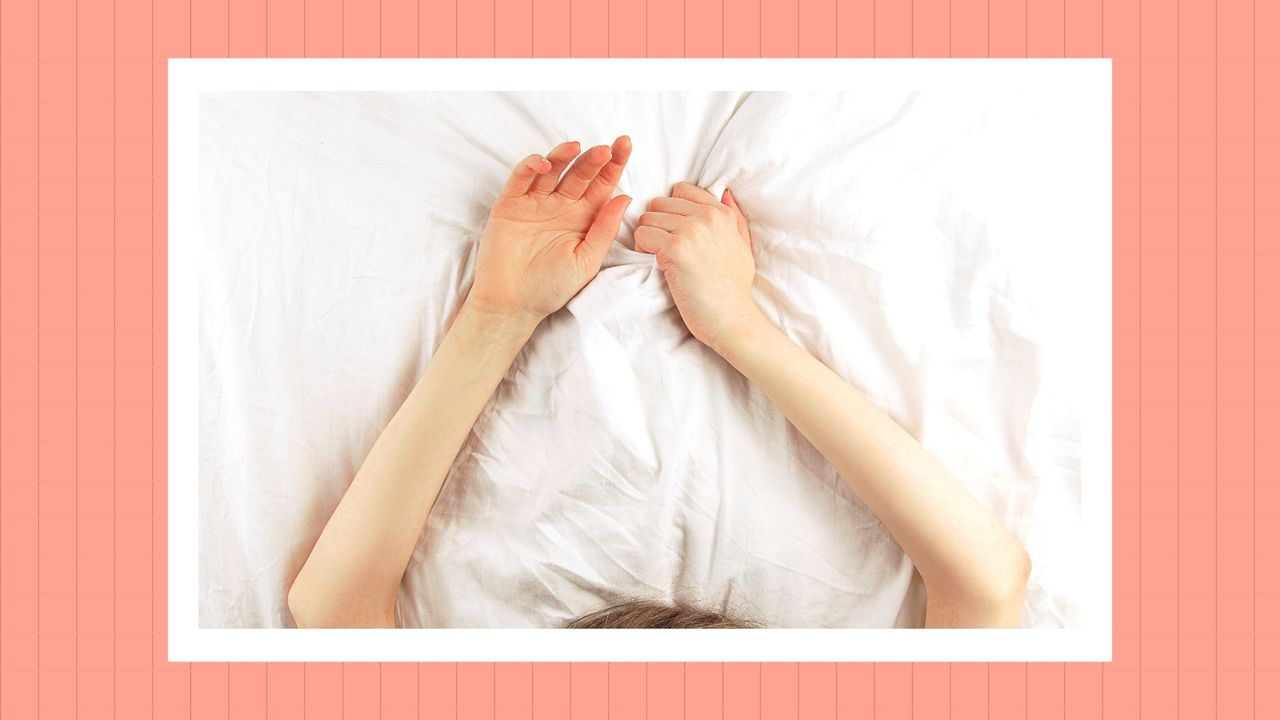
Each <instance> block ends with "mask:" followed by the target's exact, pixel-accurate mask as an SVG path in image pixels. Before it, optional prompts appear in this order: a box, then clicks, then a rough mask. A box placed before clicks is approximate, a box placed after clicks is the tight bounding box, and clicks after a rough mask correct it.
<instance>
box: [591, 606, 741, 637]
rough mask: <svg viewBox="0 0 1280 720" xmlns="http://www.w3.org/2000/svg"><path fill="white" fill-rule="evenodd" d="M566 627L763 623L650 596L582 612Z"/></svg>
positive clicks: (720, 626)
mask: <svg viewBox="0 0 1280 720" xmlns="http://www.w3.org/2000/svg"><path fill="white" fill-rule="evenodd" d="M566 627H568V628H571V629H600V628H622V629H640V628H659V629H668V630H689V629H694V628H711V629H727V628H758V627H760V625H759V624H758V623H755V622H752V621H750V620H743V619H740V618H734V617H730V616H728V615H722V614H720V613H717V612H711V611H708V610H701V609H699V608H695V607H692V606H690V605H684V604H675V605H671V604H667V603H661V602H653V601H650V600H639V601H635V602H628V603H622V604H621V605H614V606H613V607H608V608H605V609H604V610H599V611H597V612H593V613H591V614H590V615H583V616H582V617H580V618H578V619H577V620H574V621H573V622H571V623H569V624H568V625H567V626H566Z"/></svg>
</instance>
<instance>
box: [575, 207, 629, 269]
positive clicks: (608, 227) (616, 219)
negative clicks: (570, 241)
mask: <svg viewBox="0 0 1280 720" xmlns="http://www.w3.org/2000/svg"><path fill="white" fill-rule="evenodd" d="M630 204H631V198H630V197H628V196H626V195H619V196H618V197H616V198H614V199H612V200H610V201H609V202H607V203H605V205H604V207H602V208H600V212H598V213H596V219H595V222H593V223H591V227H590V228H589V229H588V230H587V235H586V237H584V238H583V239H582V242H580V243H578V246H577V247H576V248H574V251H575V252H578V253H581V255H582V258H583V260H584V262H585V264H586V266H587V268H588V269H589V270H590V272H591V274H592V275H595V274H596V272H598V271H599V270H600V263H602V262H604V256H605V254H606V253H608V252H609V247H610V246H612V245H613V241H614V239H615V238H616V237H618V227H619V226H621V225H622V215H623V213H625V212H626V211H627V206H628V205H630Z"/></svg>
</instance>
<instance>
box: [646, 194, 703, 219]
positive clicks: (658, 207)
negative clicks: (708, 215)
mask: <svg viewBox="0 0 1280 720" xmlns="http://www.w3.org/2000/svg"><path fill="white" fill-rule="evenodd" d="M703 207H705V206H704V205H700V204H698V203H696V202H692V201H689V200H683V199H681V198H670V197H656V198H654V199H652V200H650V201H649V209H650V210H652V211H654V212H664V213H672V214H674V215H692V214H693V212H694V211H696V210H699V209H701V208H703Z"/></svg>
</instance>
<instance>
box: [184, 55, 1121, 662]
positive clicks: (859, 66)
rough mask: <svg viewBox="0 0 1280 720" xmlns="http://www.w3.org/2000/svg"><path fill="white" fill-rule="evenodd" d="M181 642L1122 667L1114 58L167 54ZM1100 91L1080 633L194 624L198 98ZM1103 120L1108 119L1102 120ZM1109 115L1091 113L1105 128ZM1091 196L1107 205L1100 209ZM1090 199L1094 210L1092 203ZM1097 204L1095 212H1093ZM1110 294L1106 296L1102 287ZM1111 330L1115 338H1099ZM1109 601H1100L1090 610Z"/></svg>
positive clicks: (229, 649) (220, 654) (332, 655)
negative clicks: (1115, 641) (1115, 590)
mask: <svg viewBox="0 0 1280 720" xmlns="http://www.w3.org/2000/svg"><path fill="white" fill-rule="evenodd" d="M168 69H169V95H168V103H169V104H168V112H169V128H168V130H169V188H168V191H169V192H168V197H169V208H168V218H169V243H168V254H169V283H168V292H169V298H168V311H169V316H168V337H169V347H168V351H169V357H168V398H169V425H168V449H169V464H168V478H169V486H168V491H169V507H168V521H169V527H168V532H169V546H168V569H169V580H168V612H169V615H168V618H169V620H168V622H169V627H168V635H169V639H168V643H169V660H170V661H173V662H210V661H217V662H224V661H227V662H240V661H252V662H261V661H287V662H300V661H303V662H339V661H341V662H366V661H368V662H372V661H385V662H430V661H646V662H653V661H787V662H790V661H848V662H864V661H877V662H906V661H912V662H968V661H973V662H1041V661H1052V662H1077V661H1090V662H1097V661H1101V662H1108V661H1110V660H1111V655H1112V638H1111V630H1112V608H1111V601H1112V554H1111V553H1112V517H1111V513H1112V439H1111V432H1112V373H1111V370H1112V368H1111V362H1112V360H1111V351H1112V334H1111V326H1112V292H1111V277H1112V272H1111V267H1112V250H1111V212H1110V208H1111V172H1110V171H1111V167H1112V164H1111V152H1112V150H1111V149H1112V142H1111V98H1112V94H1111V77H1112V75H1111V60H1110V59H1070V60H1065V59H1016V60H1013V59H1001V60H988V59H981V60H978V59H874V60H872V59H808V58H806V59H755V58H753V59H641V60H635V59H558V58H557V59H551V58H545V59H544V58H540V59H487V58H483V59H453V58H449V59H305V60H303V59H279V60H277V59H185V58H184V59H171V60H169V65H168ZM975 72H981V73H984V74H985V76H986V77H985V79H987V80H988V81H989V82H992V83H999V82H1009V83H1015V84H1016V83H1048V84H1050V85H1051V86H1058V87H1061V86H1064V85H1071V84H1080V83H1087V84H1088V86H1089V88H1090V91H1091V92H1092V91H1096V92H1097V93H1098V94H1099V97H1098V103H1099V104H1098V110H1097V111H1091V114H1090V116H1089V117H1088V118H1087V119H1088V120H1089V122H1082V123H1081V125H1080V127H1079V131H1080V133H1081V134H1082V135H1086V136H1087V140H1085V141H1084V142H1082V143H1081V144H1082V146H1084V147H1087V148H1090V149H1096V151H1097V152H1098V153H1100V155H1099V157H1098V159H1099V161H1101V160H1102V155H1101V154H1105V166H1106V168H1107V170H1108V172H1107V173H1106V177H1105V178H1100V179H1099V183H1098V185H1097V186H1096V187H1089V188H1073V193H1074V195H1075V197H1076V198H1077V199H1080V198H1082V197H1083V198H1087V199H1088V201H1090V202H1092V203H1099V202H1102V203H1105V206H1106V207H1107V208H1108V212H1107V213H1106V218H1105V223H1103V224H1099V226H1098V227H1097V234H1096V237H1097V238H1098V242H1097V243H1095V244H1089V243H1082V244H1081V247H1080V251H1081V252H1088V253H1094V254H1095V256H1096V259H1097V267H1098V268H1099V269H1100V273H1099V275H1100V277H1105V279H1106V284H1105V286H1104V287H1097V288H1090V289H1091V290H1094V292H1089V293H1082V294H1080V295H1079V296H1077V297H1075V298H1073V302H1075V303H1077V304H1078V308H1079V312H1080V313H1081V316H1082V317H1084V318H1091V319H1092V320H1091V321H1092V322H1093V323H1094V324H1095V325H1096V326H1097V327H1098V328H1099V336H1100V337H1099V345H1098V346H1097V347H1096V348H1091V349H1090V350H1089V352H1088V353H1087V354H1085V355H1084V357H1085V361H1084V362H1083V363H1082V366H1081V368H1080V370H1081V373H1082V375H1083V378H1084V382H1083V383H1082V387H1084V388H1086V389H1087V395H1086V396H1085V397H1082V398H1081V432H1082V442H1081V447H1082V456H1081V459H1080V462H1081V483H1082V487H1081V498H1082V508H1083V512H1084V517H1083V524H1082V527H1083V528H1084V532H1085V536H1086V542H1085V543H1084V544H1083V545H1082V546H1081V547H1080V549H1079V551H1080V553H1081V555H1082V556H1083V557H1084V558H1086V559H1088V560H1089V561H1090V562H1091V563H1092V564H1093V565H1094V566H1095V567H1096V568H1097V571H1098V574H1099V582H1098V583H1096V584H1094V585H1092V587H1090V588H1086V589H1082V590H1083V591H1084V592H1087V593H1092V594H1093V595H1094V596H1090V597H1088V598H1085V601H1086V604H1087V606H1088V611H1087V612H1086V613H1085V616H1086V617H1088V618H1092V619H1093V621H1094V622H1093V625H1091V626H1088V627H1085V628H1078V629H1061V630H1056V629H1016V630H977V629H975V630H923V629H782V628H777V629H774V628H768V629H752V630H719V631H716V632H705V631H699V630H572V631H570V630H557V629H426V628H423V629H417V628H401V629H394V630H386V629H384V630H356V629H350V630H340V629H332V630H324V629H306V630H302V629H292V628H290V629H215V628H201V627H199V622H198V597H199V595H198V590H199V588H198V584H197V583H198V571H199V567H198V566H199V563H198V558H199V548H198V541H199V530H198V528H199V522H198V518H199V507H198V504H199V476H198V468H199V440H200V438H199V417H198V407H199V387H198V373H197V369H198V367H199V346H198V343H199V332H198V322H197V318H198V313H199V278H200V274H199V248H200V242H201V230H200V223H199V217H200V213H199V192H198V189H199V188H198V185H199V183H198V178H199V173H198V162H199V152H198V149H199V142H198V140H199V136H198V133H199V126H198V123H199V118H198V114H199V98H200V95H201V94H202V93H206V92H228V91H302V90H307V91H387V92H393V91H457V92H474V91H497V90H507V91H531V90H534V91H536V90H546V91H590V90H593V89H598V88H601V87H610V88H613V89H618V90H649V91H721V90H757V91H769V90H776V91H787V90H792V91H798V90H816V91H831V90H840V89H844V88H847V87H848V86H849V83H850V80H853V79H856V81H857V87H858V88H859V89H867V88H869V87H879V86H884V87H886V88H895V89H901V88H902V87H918V88H920V89H929V88H946V87H949V86H953V83H955V82H957V81H960V80H972V78H973V75H972V74H973V73H975ZM1103 108H1105V115H1104V114H1103V113H1102V112H1101V110H1102V109H1103ZM1095 115H1096V117H1095ZM1090 193H1096V194H1095V195H1093V196H1092V197H1090V196H1089V195H1090ZM1081 202H1082V203H1084V202H1085V201H1081ZM1090 206H1093V207H1097V205H1090ZM1101 289H1105V290H1106V292H1105V293H1102V292H1097V290H1101ZM1104 330H1105V332H1104ZM1095 596H1096V597H1095Z"/></svg>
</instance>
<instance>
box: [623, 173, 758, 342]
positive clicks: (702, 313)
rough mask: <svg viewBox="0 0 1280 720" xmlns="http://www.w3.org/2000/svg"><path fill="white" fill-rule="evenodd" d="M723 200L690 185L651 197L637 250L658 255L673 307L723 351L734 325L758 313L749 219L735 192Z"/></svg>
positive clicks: (692, 328) (698, 335)
mask: <svg viewBox="0 0 1280 720" xmlns="http://www.w3.org/2000/svg"><path fill="white" fill-rule="evenodd" d="M721 199H722V200H723V202H721V201H717V200H716V197H715V196H714V195H712V194H711V193H709V192H707V191H706V190H703V189H702V188H700V187H697V186H695V185H691V184H689V183H680V184H678V185H676V186H675V189H674V190H673V191H672V193H671V197H661V198H654V199H653V200H652V201H650V202H649V209H648V212H646V213H644V214H643V215H641V216H640V222H639V225H638V226H637V227H636V233H635V241H636V250H638V251H640V252H647V253H653V254H655V255H656V256H657V260H658V269H659V270H660V271H661V272H662V275H663V277H664V278H665V279H666V281H667V287H668V288H669V289H670V290H671V296H672V298H674V299H675V303H676V309H678V310H679V311H680V317H681V318H683V319H684V323H685V325H687V326H688V327H689V331H690V332H691V333H693V336H694V337H696V338H698V339H699V340H701V341H702V342H704V343H706V344H707V345H708V346H710V347H711V348H712V349H713V350H715V351H716V352H719V353H721V354H723V346H724V343H725V342H726V341H727V340H728V339H730V338H731V335H732V334H733V333H734V332H735V328H736V327H738V326H740V325H741V324H742V323H744V322H748V321H753V320H755V319H756V318H757V317H758V316H759V310H758V308H757V307H756V304H755V301H754V300H752V299H751V283H752V281H753V280H754V279H755V274H756V264H755V258H754V257H753V256H752V252H751V233H750V231H749V230H748V229H747V218H746V216H745V215H743V213H742V209H741V208H739V207H738V202H737V200H735V199H734V197H733V193H731V192H729V191H728V190H725V191H724V194H723V195H722V196H721Z"/></svg>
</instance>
